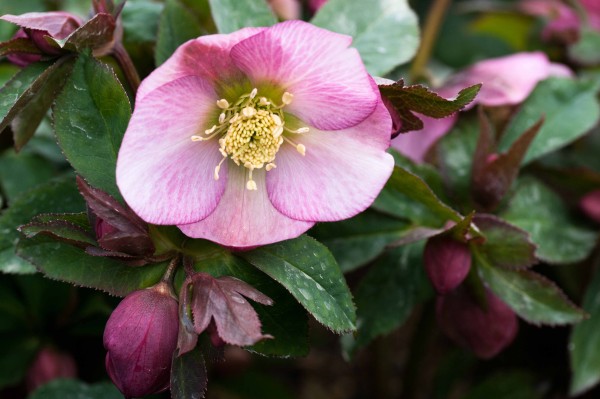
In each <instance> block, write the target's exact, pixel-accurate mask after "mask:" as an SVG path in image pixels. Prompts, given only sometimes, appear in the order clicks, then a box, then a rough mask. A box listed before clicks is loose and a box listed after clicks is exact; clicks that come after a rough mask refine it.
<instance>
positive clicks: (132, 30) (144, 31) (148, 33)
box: [121, 1, 164, 44]
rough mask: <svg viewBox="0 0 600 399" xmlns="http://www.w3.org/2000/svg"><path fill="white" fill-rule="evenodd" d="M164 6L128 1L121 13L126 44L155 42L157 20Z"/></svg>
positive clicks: (149, 2) (148, 2) (147, 2)
mask: <svg viewBox="0 0 600 399" xmlns="http://www.w3.org/2000/svg"><path fill="white" fill-rule="evenodd" d="M163 8H164V5H163V4H161V3H155V2H152V1H128V2H127V3H125V7H123V11H122V12H121V20H122V22H123V38H124V40H125V41H126V42H127V43H135V44H141V43H151V42H155V41H156V35H157V32H158V19H159V17H160V13H161V12H162V10H163Z"/></svg>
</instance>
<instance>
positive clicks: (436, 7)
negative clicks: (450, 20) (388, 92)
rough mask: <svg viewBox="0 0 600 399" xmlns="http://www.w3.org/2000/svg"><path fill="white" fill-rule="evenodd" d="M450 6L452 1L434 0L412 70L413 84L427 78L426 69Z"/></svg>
mask: <svg viewBox="0 0 600 399" xmlns="http://www.w3.org/2000/svg"><path fill="white" fill-rule="evenodd" d="M449 5H450V0H434V2H433V5H432V6H431V8H430V9H429V13H428V14H427V18H426V20H425V25H424V26H423V35H422V39H421V45H420V46H419V50H418V52H417V55H416V56H415V59H414V61H413V63H412V66H411V68H410V79H411V81H412V82H415V81H417V80H418V79H420V78H422V77H425V76H426V73H425V67H426V66H427V62H428V61H429V57H430V56H431V52H432V50H433V45H434V44H435V40H436V38H437V35H438V32H439V30H440V26H441V24H442V22H443V20H444V16H445V14H446V11H447V10H448V6H449Z"/></svg>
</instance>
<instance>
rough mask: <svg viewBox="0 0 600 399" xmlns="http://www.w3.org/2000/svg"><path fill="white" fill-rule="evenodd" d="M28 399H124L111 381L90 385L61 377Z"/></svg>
mask: <svg viewBox="0 0 600 399" xmlns="http://www.w3.org/2000/svg"><path fill="white" fill-rule="evenodd" d="M27 399H123V395H122V394H121V393H120V392H119V390H118V389H117V388H116V387H115V386H114V385H113V384H111V383H109V382H102V383H98V384H93V385H88V384H85V383H83V382H80V381H76V380H60V379H59V380H54V381H51V382H49V383H48V384H46V385H43V386H42V387H41V388H39V389H38V390H36V391H35V392H33V393H32V394H31V395H29V396H28V397H27Z"/></svg>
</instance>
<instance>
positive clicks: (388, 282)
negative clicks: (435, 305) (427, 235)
mask: <svg viewBox="0 0 600 399" xmlns="http://www.w3.org/2000/svg"><path fill="white" fill-rule="evenodd" d="M423 244H424V243H423V242H419V243H415V244H410V245H406V246H404V247H400V248H395V249H393V250H391V251H388V252H386V253H385V254H384V255H383V256H382V257H381V258H380V259H378V260H377V262H376V263H375V264H374V266H373V267H372V268H371V269H370V270H369V272H368V273H367V275H366V276H365V278H364V279H363V280H362V281H361V282H360V285H359V286H358V289H357V291H356V307H357V313H358V314H357V325H358V326H359V327H358V332H357V333H356V340H355V342H354V345H353V348H352V349H351V351H354V350H356V349H359V348H362V347H364V346H366V345H368V344H369V343H370V342H371V341H372V340H373V339H375V338H376V337H378V336H380V335H384V334H388V333H390V332H391V331H393V330H394V329H396V328H398V327H400V326H401V325H402V324H404V322H405V321H406V319H408V317H409V316H410V314H411V313H412V310H413V308H414V307H415V306H416V305H417V304H418V303H420V302H422V301H424V300H426V299H428V298H430V297H431V296H432V295H433V291H432V289H431V285H430V284H429V280H428V279H427V275H426V274H425V271H424V268H423V256H422V255H423Z"/></svg>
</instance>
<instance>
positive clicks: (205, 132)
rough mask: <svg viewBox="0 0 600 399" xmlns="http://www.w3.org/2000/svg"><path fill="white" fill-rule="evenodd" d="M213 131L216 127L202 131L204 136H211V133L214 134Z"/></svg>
mask: <svg viewBox="0 0 600 399" xmlns="http://www.w3.org/2000/svg"><path fill="white" fill-rule="evenodd" d="M215 130H217V125H213V127H211V128H210V129H206V130H205V131H204V134H211V133H212V132H214V131H215Z"/></svg>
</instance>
